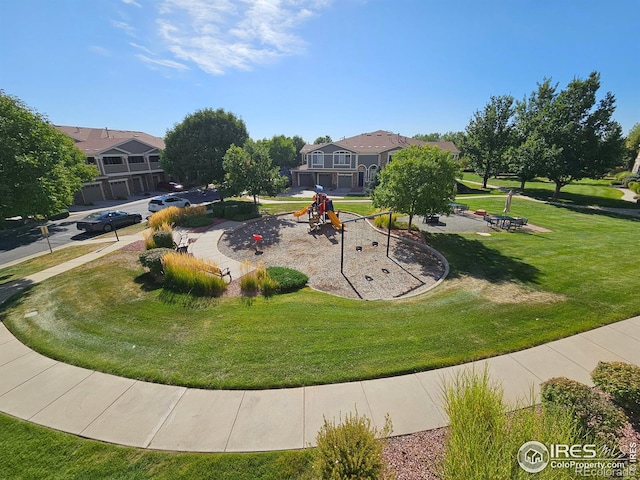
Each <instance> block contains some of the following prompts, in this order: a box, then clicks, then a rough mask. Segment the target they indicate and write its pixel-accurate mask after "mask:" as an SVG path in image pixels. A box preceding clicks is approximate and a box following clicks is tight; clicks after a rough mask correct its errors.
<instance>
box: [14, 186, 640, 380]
mask: <svg viewBox="0 0 640 480" xmlns="http://www.w3.org/2000/svg"><path fill="white" fill-rule="evenodd" d="M465 203H468V204H469V206H470V208H471V209H476V208H484V209H486V210H488V211H490V212H499V211H501V210H502V208H503V205H504V198H500V197H496V198H477V199H474V198H467V199H465ZM287 205H288V204H287ZM355 206H358V207H357V208H362V209H367V208H371V207H370V205H369V204H366V203H365V204H362V203H353V204H347V205H345V209H351V210H353V209H354V207H355ZM512 214H513V215H521V216H524V217H527V218H529V221H530V223H533V224H536V225H539V226H542V227H545V228H547V229H549V230H551V232H549V233H527V232H524V231H520V232H511V233H508V232H503V233H496V234H493V235H492V236H490V237H482V236H478V235H476V234H464V235H462V234H461V235H432V236H430V237H429V243H430V244H432V245H433V246H434V247H435V248H437V249H438V250H440V251H441V252H442V253H443V254H444V255H445V256H446V257H447V258H448V259H449V262H450V264H451V274H450V276H449V278H448V279H447V281H446V282H444V284H443V285H442V286H440V287H439V288H437V289H435V290H433V291H432V292H430V293H427V294H424V295H421V296H419V297H416V298H413V299H408V300H398V301H377V302H363V301H356V300H350V299H342V298H336V297H333V296H330V295H326V294H323V293H319V292H316V291H312V290H310V289H305V290H303V291H301V292H298V293H295V294H288V295H282V296H276V297H274V298H272V299H268V300H265V299H262V298H259V299H256V301H255V302H253V303H252V304H251V306H248V305H247V304H246V303H243V302H242V301H241V300H240V299H235V298H224V299H222V300H219V301H216V302H213V303H210V304H209V306H203V305H202V304H201V303H200V304H198V305H194V304H192V303H190V302H189V301H188V300H186V299H185V297H183V296H178V295H167V294H166V293H164V292H163V290H161V289H150V288H148V286H147V285H146V284H145V283H144V280H143V277H142V273H143V270H142V268H141V267H140V266H139V265H138V264H137V263H136V255H135V254H116V255H112V256H111V257H108V258H105V259H103V260H101V261H100V262H96V263H94V264H92V265H86V266H84V267H80V268H77V269H75V270H73V271H71V272H68V273H66V274H63V275H60V276H57V277H54V278H51V279H49V280H47V281H46V282H44V283H43V284H41V285H37V286H36V287H34V288H33V289H32V290H30V291H29V292H28V293H27V294H25V296H24V297H23V298H21V299H19V300H18V301H16V302H14V304H13V305H12V306H11V308H9V309H8V310H7V311H6V312H5V313H4V314H3V315H2V317H1V318H2V319H3V320H4V321H5V323H6V325H7V326H8V327H9V328H10V329H11V330H12V331H13V332H14V333H15V335H16V336H18V337H19V338H20V339H21V340H22V341H24V342H25V343H26V344H28V345H30V346H31V347H33V348H34V349H36V350H38V351H40V352H42V353H44V354H45V355H48V356H51V357H54V358H57V359H60V360H63V361H66V362H69V363H73V364H77V365H82V366H84V367H88V368H94V369H97V370H101V371H106V372H111V373H115V374H119V375H125V376H129V377H133V378H139V379H143V380H151V381H156V382H163V383H172V384H179V385H187V386H198V387H204V388H241V389H244V388H249V389H251V388H268V387H286V386H298V385H310V384H322V383H331V382H342V381H350V380H357V379H364V378H374V377H381V376H389V375H396V374H401V373H407V372H414V371H420V370H427V369H432V368H437V367H441V366H445V365H452V364H456V363H461V362H466V361H470V360H475V359H479V358H483V357H487V356H492V355H496V354H500V353H504V352H508V351H513V350H519V349H523V348H526V347H530V346H533V345H536V344H540V343H543V342H546V341H549V340H553V339H557V338H560V337H563V336H567V335H570V334H573V333H576V332H579V331H584V330H587V329H590V328H594V327H596V326H598V325H602V324H606V323H608V322H612V321H616V320H620V319H623V318H627V317H630V316H633V315H637V314H638V313H640V307H639V306H638V303H637V300H636V298H637V291H638V290H639V288H640V277H639V276H638V274H637V273H638V272H637V266H636V265H635V263H634V262H632V261H629V258H632V252H633V251H634V249H635V248H636V247H637V239H638V238H640V221H637V220H634V219H630V218H625V217H618V216H615V215H607V214H604V213H601V212H600V213H599V212H596V211H587V210H575V209H569V208H565V207H559V206H551V205H545V204H541V203H537V202H531V201H527V200H522V199H518V198H515V199H514V201H513V204H512ZM624 252H629V254H628V255H626V254H625V253H624ZM627 257H628V258H627ZM32 311H38V312H39V315H37V316H35V317H30V318H28V319H25V318H24V315H25V313H27V312H32Z"/></svg>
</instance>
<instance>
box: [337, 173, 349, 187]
mask: <svg viewBox="0 0 640 480" xmlns="http://www.w3.org/2000/svg"><path fill="white" fill-rule="evenodd" d="M351 178H352V175H351V174H349V175H338V188H351Z"/></svg>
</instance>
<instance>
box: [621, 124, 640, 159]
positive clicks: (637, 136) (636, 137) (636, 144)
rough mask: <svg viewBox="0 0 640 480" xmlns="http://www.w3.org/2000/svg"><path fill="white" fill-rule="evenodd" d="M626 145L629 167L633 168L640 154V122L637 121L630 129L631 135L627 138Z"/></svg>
mask: <svg viewBox="0 0 640 480" xmlns="http://www.w3.org/2000/svg"><path fill="white" fill-rule="evenodd" d="M625 147H626V148H627V169H628V170H631V168H632V167H633V164H634V163H635V161H636V158H638V155H639V154H640V123H636V124H635V125H634V126H633V127H631V130H629V135H627V138H626V139H625Z"/></svg>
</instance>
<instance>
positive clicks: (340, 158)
mask: <svg viewBox="0 0 640 480" xmlns="http://www.w3.org/2000/svg"><path fill="white" fill-rule="evenodd" d="M333 165H334V166H342V167H350V166H351V152H334V154H333Z"/></svg>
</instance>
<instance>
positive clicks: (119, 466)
mask: <svg viewBox="0 0 640 480" xmlns="http://www.w3.org/2000/svg"><path fill="white" fill-rule="evenodd" d="M0 451H1V452H2V455H0V472H1V473H0V477H2V478H13V479H29V478H43V479H44V478H46V479H50V480H55V479H60V480H62V479H64V480H68V479H89V478H117V479H125V480H126V479H147V478H148V479H171V480H173V479H189V480H191V479H197V478H207V479H211V480H217V479H224V480H255V479H261V480H287V479H291V480H299V479H305V478H307V479H308V478H310V477H309V474H310V471H311V467H310V452H309V451H291V452H270V453H248V454H201V453H175V452H159V451H152V450H142V449H137V448H131V447H120V446H116V445H111V444H106V443H101V442H96V441H92V440H87V439H83V438H80V437H76V436H75V435H70V434H66V433H61V432H58V431H55V430H50V429H47V428H44V427H40V426H38V425H34V424H31V423H28V422H23V421H21V420H16V419H14V418H11V417H9V416H7V415H3V414H0Z"/></svg>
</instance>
